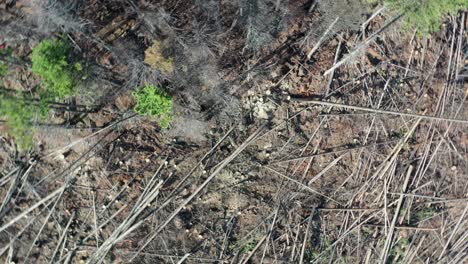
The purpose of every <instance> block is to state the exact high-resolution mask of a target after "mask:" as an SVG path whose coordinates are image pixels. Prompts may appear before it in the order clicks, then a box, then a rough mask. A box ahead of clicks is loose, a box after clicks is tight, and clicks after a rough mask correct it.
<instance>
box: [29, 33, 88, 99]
mask: <svg viewBox="0 0 468 264" xmlns="http://www.w3.org/2000/svg"><path fill="white" fill-rule="evenodd" d="M31 60H32V71H33V72H34V73H36V74H37V75H39V76H40V77H42V79H43V81H44V84H45V88H46V92H47V93H49V94H50V95H51V96H53V97H58V98H59V99H64V98H66V97H69V96H72V95H74V94H75V92H76V91H75V86H76V84H77V80H78V79H79V78H78V77H77V76H78V73H79V72H80V71H82V66H81V64H79V63H75V64H74V63H72V61H71V47H70V45H69V44H68V42H67V41H65V40H60V39H59V40H49V39H46V40H43V41H42V42H41V43H39V44H38V45H37V46H36V47H35V48H34V49H33V51H32V57H31Z"/></svg>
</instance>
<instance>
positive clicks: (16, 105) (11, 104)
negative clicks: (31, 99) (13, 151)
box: [0, 94, 37, 150]
mask: <svg viewBox="0 0 468 264" xmlns="http://www.w3.org/2000/svg"><path fill="white" fill-rule="evenodd" d="M36 110H37V109H36V106H34V105H31V104H28V103H27V102H25V101H24V100H20V99H17V98H15V97H11V96H6V95H1V94H0V118H6V120H7V121H6V125H7V130H6V133H7V134H8V135H10V136H12V137H14V138H15V139H16V143H17V144H18V147H19V148H20V149H21V150H26V149H29V148H31V147H32V145H33V135H34V131H33V127H32V120H33V118H34V117H35V116H36Z"/></svg>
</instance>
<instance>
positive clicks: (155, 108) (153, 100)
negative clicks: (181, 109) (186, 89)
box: [133, 84, 173, 128]
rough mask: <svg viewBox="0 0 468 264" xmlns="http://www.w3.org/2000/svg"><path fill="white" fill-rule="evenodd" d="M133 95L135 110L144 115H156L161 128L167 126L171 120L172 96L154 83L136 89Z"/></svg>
mask: <svg viewBox="0 0 468 264" xmlns="http://www.w3.org/2000/svg"><path fill="white" fill-rule="evenodd" d="M133 96H134V97H135V99H136V102H137V103H136V105H135V108H134V110H135V112H137V113H138V114H140V115H144V116H151V117H156V118H158V119H159V125H160V126H161V127H162V128H168V127H169V125H170V124H171V122H172V119H173V114H172V109H173V102H172V97H171V96H170V95H169V94H167V93H166V92H164V91H163V90H161V89H160V88H159V87H157V86H155V85H152V84H150V85H146V86H145V87H142V88H139V89H137V90H136V91H135V92H134V93H133Z"/></svg>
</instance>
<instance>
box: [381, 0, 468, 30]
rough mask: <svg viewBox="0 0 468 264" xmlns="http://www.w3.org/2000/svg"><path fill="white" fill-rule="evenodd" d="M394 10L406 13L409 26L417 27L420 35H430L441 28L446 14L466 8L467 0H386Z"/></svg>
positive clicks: (452, 13)
mask: <svg viewBox="0 0 468 264" xmlns="http://www.w3.org/2000/svg"><path fill="white" fill-rule="evenodd" d="M384 2H385V3H386V4H387V5H388V6H389V7H390V8H391V9H393V10H395V11H397V12H399V13H403V14H405V24H406V27H407V28H417V30H418V33H419V34H420V35H423V36H424V35H428V34H430V33H433V32H436V31H438V30H439V29H440V25H441V21H442V18H443V16H445V15H454V14H456V13H457V12H458V11H459V10H462V9H466V8H467V7H468V2H467V1H466V0H384Z"/></svg>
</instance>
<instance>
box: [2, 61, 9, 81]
mask: <svg viewBox="0 0 468 264" xmlns="http://www.w3.org/2000/svg"><path fill="white" fill-rule="evenodd" d="M7 73H8V67H7V65H6V64H5V63H3V62H1V61H0V77H3V76H6V75H7Z"/></svg>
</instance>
